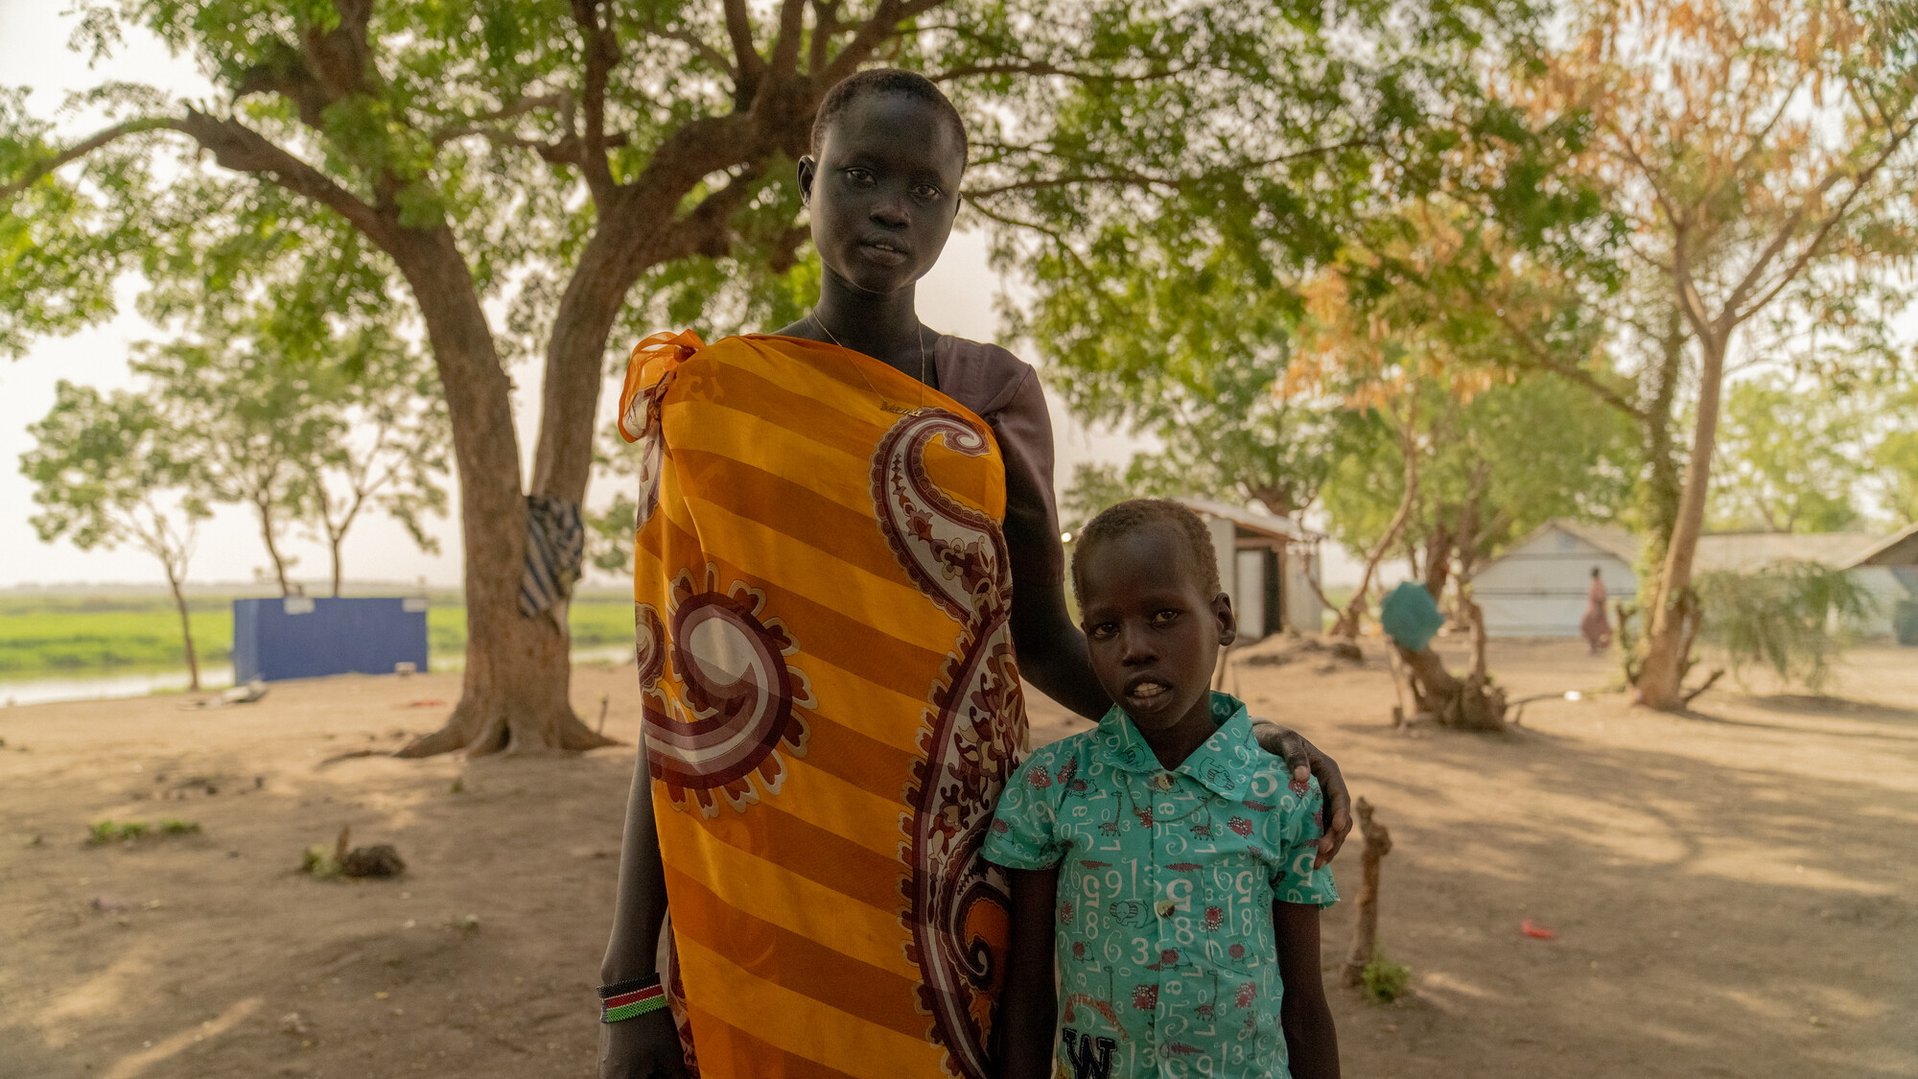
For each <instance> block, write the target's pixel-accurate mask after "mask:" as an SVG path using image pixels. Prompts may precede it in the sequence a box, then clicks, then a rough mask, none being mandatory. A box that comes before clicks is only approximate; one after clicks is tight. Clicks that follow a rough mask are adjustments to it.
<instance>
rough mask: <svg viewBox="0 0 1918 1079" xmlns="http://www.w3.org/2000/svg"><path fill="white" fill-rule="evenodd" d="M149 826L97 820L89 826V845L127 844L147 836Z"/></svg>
mask: <svg viewBox="0 0 1918 1079" xmlns="http://www.w3.org/2000/svg"><path fill="white" fill-rule="evenodd" d="M148 830H149V826H148V825H147V824H146V822H144V821H137V820H129V821H110V820H97V821H94V822H93V823H92V824H90V825H88V826H87V843H88V844H90V845H92V846H96V847H98V846H102V845H104V844H107V843H125V842H128V841H131V840H135V839H138V838H140V837H141V836H143V835H145V834H147V831H148Z"/></svg>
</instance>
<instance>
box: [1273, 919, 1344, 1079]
mask: <svg viewBox="0 0 1918 1079" xmlns="http://www.w3.org/2000/svg"><path fill="white" fill-rule="evenodd" d="M1272 930H1273V933H1272V935H1273V937H1274V938H1276V940H1277V943H1278V949H1279V978H1280V980H1281V981H1282V982H1283V983H1284V985H1285V995H1284V996H1283V997H1281V998H1280V1000H1279V1023H1280V1025H1281V1026H1283V1027H1284V1028H1285V1055H1286V1063H1287V1065H1288V1067H1289V1069H1290V1070H1291V1072H1292V1079H1339V1035H1338V1031H1337V1030H1336V1029H1334V1028H1333V1026H1332V1006H1331V1005H1330V1004H1328V1003H1327V1002H1326V999H1325V981H1324V978H1323V977H1321V975H1320V974H1319V908H1318V907H1316V906H1311V905H1308V904H1305V903H1274V904H1272Z"/></svg>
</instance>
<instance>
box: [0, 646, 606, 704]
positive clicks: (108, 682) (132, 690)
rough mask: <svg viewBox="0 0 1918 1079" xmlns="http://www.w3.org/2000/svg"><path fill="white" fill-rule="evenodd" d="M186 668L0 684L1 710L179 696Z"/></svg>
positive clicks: (580, 651) (588, 651)
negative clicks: (54, 704) (158, 696)
mask: <svg viewBox="0 0 1918 1079" xmlns="http://www.w3.org/2000/svg"><path fill="white" fill-rule="evenodd" d="M632 658H633V647H632V645H596V646H591V647H583V648H576V649H574V650H573V662H574V663H617V662H619V661H621V660H625V661H626V662H629V663H630V662H631V661H632ZM463 660H464V657H461V656H434V657H433V662H432V670H433V671H434V672H436V673H437V672H442V671H457V670H459V669H461V668H462V667H464V666H465V663H464V661H463ZM187 682H188V679H187V673H186V669H185V668H181V669H180V670H177V671H145V672H141V673H139V674H79V675H74V676H72V677H68V678H26V679H21V680H19V681H10V680H0V706H11V705H16V704H46V703H48V702H50V701H101V700H112V699H114V698H117V697H144V696H146V695H148V694H150V693H180V692H184V691H185V690H186V687H187ZM232 684H233V668H232V667H231V666H228V665H220V666H214V667H208V668H206V669H204V670H202V671H201V672H200V688H201V689H202V690H205V691H211V690H219V689H225V688H226V687H228V686H230V685H232Z"/></svg>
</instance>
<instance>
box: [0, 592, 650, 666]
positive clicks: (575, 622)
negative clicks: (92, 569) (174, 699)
mask: <svg viewBox="0 0 1918 1079" xmlns="http://www.w3.org/2000/svg"><path fill="white" fill-rule="evenodd" d="M428 602H429V604H430V605H429V606H428V607H427V611H426V632H427V649H428V651H429V652H430V653H431V654H432V657H433V660H434V662H435V664H436V665H439V664H440V661H442V660H447V659H452V660H456V659H458V657H459V656H460V655H461V653H463V652H464V651H465V650H466V605H465V603H463V602H462V601H461V600H460V598H459V596H458V594H457V593H448V594H440V595H434V596H431V597H429V600H428ZM187 614H188V617H189V618H190V619H191V620H192V623H193V643H194V646H195V648H196V649H198V651H199V655H200V664H201V666H202V667H212V666H217V665H219V664H223V663H227V662H230V661H231V660H232V657H233V605H232V602H231V600H230V599H229V598H226V597H219V596H196V597H192V598H190V599H189V600H188V602H187ZM568 622H569V623H570V625H571V627H572V631H573V647H574V648H576V649H602V648H608V647H611V646H615V645H626V644H631V643H632V640H633V604H632V600H630V599H628V598H626V597H624V596H622V595H620V594H619V593H616V592H592V593H586V594H582V595H580V596H578V597H577V598H576V599H575V600H574V602H573V605H572V609H571V611H570V617H569V618H568ZM184 666H186V659H185V657H184V654H183V653H182V651H181V644H180V616H179V614H178V613H177V612H176V611H175V610H174V608H173V604H172V603H171V602H170V601H169V600H167V599H165V598H163V597H148V596H132V597H114V596H44V597H42V596H30V597H23V596H17V595H16V596H9V597H4V598H0V678H6V679H21V678H37V677H54V676H58V677H72V676H75V675H85V674H89V673H101V674H107V673H116V674H117V673H122V672H133V671H157V670H171V669H176V668H182V667H184Z"/></svg>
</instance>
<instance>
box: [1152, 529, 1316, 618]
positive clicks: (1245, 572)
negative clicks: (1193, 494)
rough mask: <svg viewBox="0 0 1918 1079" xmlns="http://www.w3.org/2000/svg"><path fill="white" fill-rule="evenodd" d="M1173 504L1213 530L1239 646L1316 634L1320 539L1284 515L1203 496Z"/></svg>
mask: <svg viewBox="0 0 1918 1079" xmlns="http://www.w3.org/2000/svg"><path fill="white" fill-rule="evenodd" d="M1178 501H1179V503H1180V504H1181V505H1184V506H1186V507H1187V508H1189V509H1191V510H1192V511H1193V512H1194V513H1197V514H1198V515H1199V516H1200V517H1201V518H1203V519H1204V520H1205V523H1206V527H1207V528H1208V529H1209V530H1210V531H1211V532H1212V549H1213V551H1214V552H1215V553H1216V554H1217V555H1218V558H1219V577H1220V583H1221V584H1222V585H1223V586H1224V587H1225V592H1226V595H1228V596H1231V597H1232V612H1233V614H1234V615H1235V616H1236V617H1237V619H1238V623H1239V642H1240V643H1241V644H1249V643H1251V642H1252V641H1256V640H1258V639H1259V638H1261V637H1265V636H1267V635H1269V634H1273V633H1278V632H1280V631H1282V630H1287V629H1294V630H1298V631H1300V632H1302V633H1317V632H1319V630H1320V629H1321V628H1322V627H1323V625H1324V621H1325V604H1324V603H1323V602H1322V601H1321V600H1320V599H1319V587H1318V586H1319V584H1320V576H1319V574H1320V572H1321V567H1320V562H1319V544H1320V543H1321V542H1322V541H1323V540H1324V539H1325V537H1324V536H1322V535H1320V534H1318V533H1317V532H1313V531H1311V530H1310V529H1307V528H1305V527H1304V526H1302V525H1300V524H1299V523H1298V522H1297V521H1294V520H1291V519H1290V518H1287V517H1278V516H1274V515H1273V514H1270V513H1261V512H1259V511H1257V510H1249V509H1244V508H1242V507H1238V506H1231V505H1227V504H1226V503H1224V502H1214V501H1212V500H1210V499H1204V498H1181V499H1179V500H1178Z"/></svg>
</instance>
